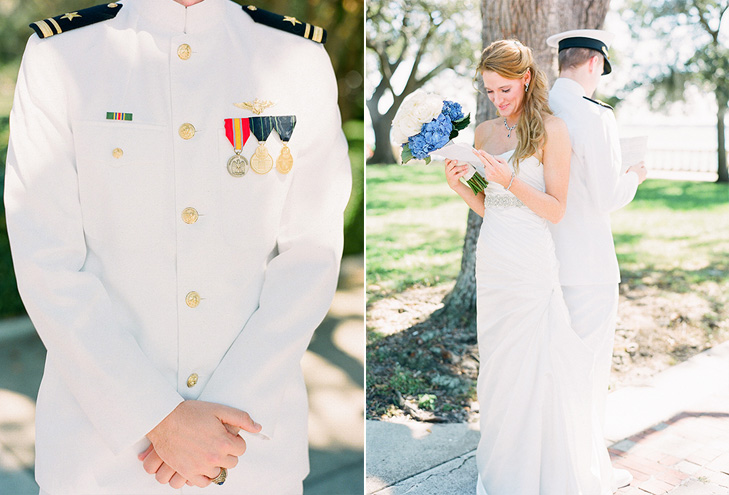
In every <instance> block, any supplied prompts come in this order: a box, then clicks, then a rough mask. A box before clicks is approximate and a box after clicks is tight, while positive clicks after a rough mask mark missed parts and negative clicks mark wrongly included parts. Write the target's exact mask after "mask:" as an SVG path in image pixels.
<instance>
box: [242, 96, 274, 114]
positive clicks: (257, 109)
mask: <svg viewBox="0 0 729 495" xmlns="http://www.w3.org/2000/svg"><path fill="white" fill-rule="evenodd" d="M233 105H235V106H236V107H238V108H242V109H243V110H250V111H251V112H253V113H255V114H256V115H261V114H262V113H263V111H264V110H265V109H267V108H271V107H272V106H274V105H275V103H274V102H272V101H269V100H261V99H260V98H256V99H255V100H253V101H244V102H243V103H233Z"/></svg>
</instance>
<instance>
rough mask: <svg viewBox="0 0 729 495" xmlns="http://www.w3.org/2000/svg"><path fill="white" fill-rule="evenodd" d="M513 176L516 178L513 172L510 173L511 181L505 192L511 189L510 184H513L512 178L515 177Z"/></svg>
mask: <svg viewBox="0 0 729 495" xmlns="http://www.w3.org/2000/svg"><path fill="white" fill-rule="evenodd" d="M515 176H516V174H515V173H514V172H512V173H511V180H510V181H509V185H508V186H506V190H507V191H508V190H509V188H510V187H511V184H513V183H514V177H515Z"/></svg>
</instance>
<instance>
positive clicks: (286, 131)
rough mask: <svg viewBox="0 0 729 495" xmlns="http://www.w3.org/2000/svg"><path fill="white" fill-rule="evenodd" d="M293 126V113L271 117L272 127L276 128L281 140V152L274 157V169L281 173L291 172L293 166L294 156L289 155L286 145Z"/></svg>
mask: <svg viewBox="0 0 729 495" xmlns="http://www.w3.org/2000/svg"><path fill="white" fill-rule="evenodd" d="M295 126H296V116H295V115H284V116H282V117H273V128H274V129H276V132H277V133H278V135H279V137H280V138H281V141H283V148H281V154H280V155H278V158H277V159H276V170H278V171H279V172H280V173H282V174H288V173H289V172H291V167H293V166H294V157H292V156H291V150H290V149H289V147H288V142H289V139H291V134H293V132H294V127H295Z"/></svg>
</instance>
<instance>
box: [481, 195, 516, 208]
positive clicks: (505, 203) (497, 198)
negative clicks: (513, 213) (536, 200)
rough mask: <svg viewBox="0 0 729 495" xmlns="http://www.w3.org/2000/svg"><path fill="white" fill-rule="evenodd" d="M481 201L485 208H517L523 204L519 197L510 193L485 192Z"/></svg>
mask: <svg viewBox="0 0 729 495" xmlns="http://www.w3.org/2000/svg"><path fill="white" fill-rule="evenodd" d="M483 203H484V205H485V206H486V207H487V208H489V207H491V208H512V207H514V208H519V207H521V206H524V203H522V202H521V200H520V199H519V198H517V197H516V196H512V195H511V194H486V195H485V197H484V201H483Z"/></svg>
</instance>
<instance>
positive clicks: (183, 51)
mask: <svg viewBox="0 0 729 495" xmlns="http://www.w3.org/2000/svg"><path fill="white" fill-rule="evenodd" d="M190 55H192V49H191V48H190V45H188V44H187V43H183V44H181V45H180V46H178V47H177V56H178V57H180V58H181V59H182V60H187V59H188V58H190Z"/></svg>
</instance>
